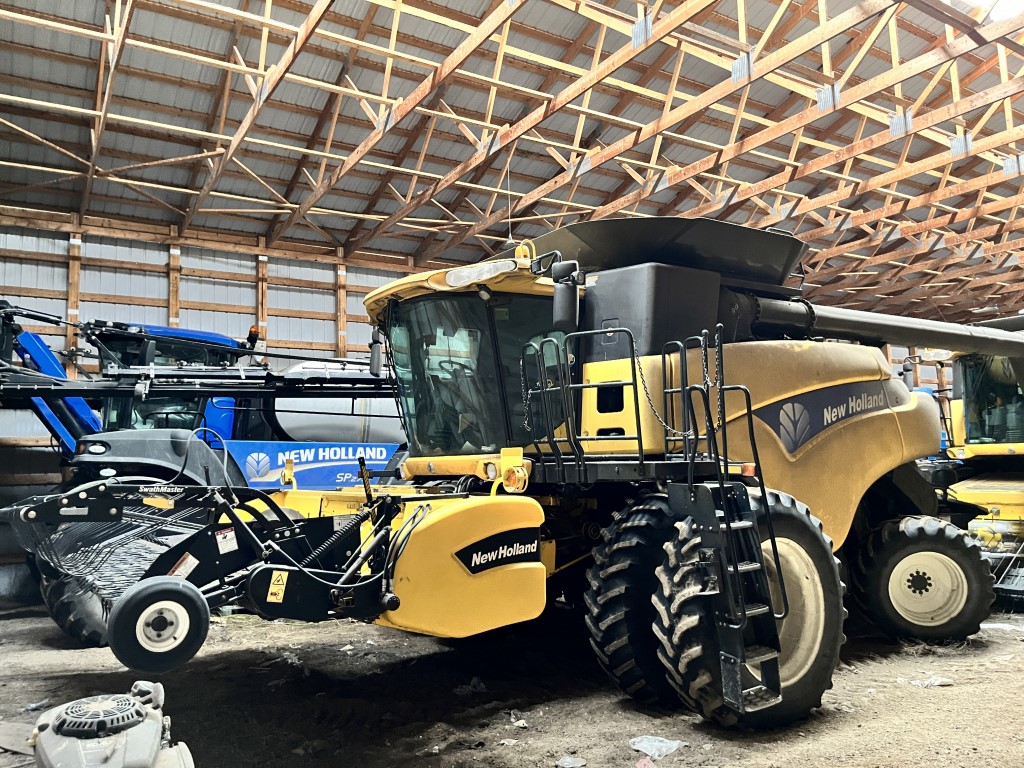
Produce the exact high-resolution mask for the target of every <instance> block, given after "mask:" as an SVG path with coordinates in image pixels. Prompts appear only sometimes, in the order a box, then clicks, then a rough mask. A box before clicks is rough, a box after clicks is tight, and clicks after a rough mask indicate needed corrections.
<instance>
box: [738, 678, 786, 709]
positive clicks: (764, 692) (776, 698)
mask: <svg viewBox="0 0 1024 768" xmlns="http://www.w3.org/2000/svg"><path fill="white" fill-rule="evenodd" d="M780 701H782V696H780V695H779V694H778V693H777V692H776V691H773V690H771V689H770V688H766V687H765V686H763V685H755V686H753V687H752V688H746V689H744V691H743V709H742V711H743V712H756V711H757V710H759V709H767V708H768V707H772V706H774V705H776V704H778V703H779V702H780Z"/></svg>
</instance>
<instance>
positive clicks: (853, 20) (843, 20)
mask: <svg viewBox="0 0 1024 768" xmlns="http://www.w3.org/2000/svg"><path fill="white" fill-rule="evenodd" d="M893 4H894V0H863V1H862V2H861V3H859V4H858V5H857V6H855V7H854V8H851V9H850V10H848V11H846V12H844V13H841V14H839V15H838V16H835V17H834V18H832V19H830V20H829V21H828V22H827V23H826V24H823V25H821V26H819V27H817V28H815V29H814V30H813V31H811V32H808V33H807V34H805V35H803V36H802V37H800V38H798V39H796V40H794V41H793V42H790V43H788V44H786V45H784V46H782V47H781V48H780V49H779V50H778V51H775V52H774V53H771V54H769V55H767V56H766V57H765V58H763V59H762V60H761V61H759V62H754V63H753V65H752V67H751V71H750V75H749V76H748V77H746V78H741V79H740V80H738V81H736V80H731V79H730V80H724V81H722V82H720V83H718V84H716V85H714V86H712V87H710V88H708V89H706V90H705V91H703V92H702V93H699V94H697V95H696V96H694V97H693V98H692V99H690V100H689V101H688V102H687V103H685V104H683V105H681V106H679V107H676V108H675V109H673V110H672V111H671V112H669V113H668V115H667V116H664V117H659V118H658V119H656V120H654V121H652V122H650V123H647V124H646V125H645V126H644V127H643V128H641V129H640V130H638V131H636V132H635V133H631V134H629V135H627V136H625V137H623V138H622V139H620V140H619V141H617V142H615V143H614V144H611V145H609V146H608V147H606V148H604V149H602V150H599V151H596V152H592V153H591V154H589V155H588V156H587V157H585V158H583V160H582V161H581V162H580V163H577V164H576V165H575V166H574V167H573V168H571V169H569V170H567V171H564V172H563V173H561V174H559V175H558V176H556V177H554V178H553V179H551V180H550V181H548V182H547V183H546V184H542V185H541V186H540V187H538V188H536V189H534V190H532V191H531V192H529V193H528V194H526V195H524V196H523V197H521V198H520V199H519V201H518V202H517V203H515V204H514V205H513V207H512V210H511V211H509V210H508V209H503V210H501V211H497V212H496V213H493V214H491V215H490V216H488V217H487V218H486V219H484V220H483V221H481V222H479V223H478V224H475V225H474V226H472V227H470V228H469V229H467V230H466V231H465V232H463V233H461V234H459V235H456V236H455V237H454V238H453V240H452V241H450V243H449V245H456V244H458V243H461V242H463V241H464V240H466V239H467V238H470V237H475V236H476V235H478V234H480V233H482V232H485V231H486V230H487V229H489V228H490V227H492V226H493V225H494V224H496V223H497V222H499V221H502V220H504V219H505V218H507V217H508V215H509V214H510V213H512V214H514V213H515V212H516V211H518V210H520V209H522V208H525V207H526V206H528V205H531V204H533V203H535V202H537V201H539V200H540V199H541V198H543V197H545V196H547V195H549V194H551V193H552V192H554V191H555V190H557V189H560V188H562V187H564V186H565V185H567V184H569V183H571V182H572V181H573V180H574V179H575V178H576V177H577V176H578V175H580V174H582V173H587V172H588V171H589V170H590V169H591V168H594V167H596V166H599V165H603V164H604V163H607V162H608V161H610V160H614V159H615V158H617V157H619V156H620V155H621V154H622V153H624V152H626V151H628V150H630V149H632V148H634V147H636V146H637V145H639V144H642V143H643V142H645V141H647V140H648V139H650V138H652V137H654V136H656V135H657V134H658V133H661V132H662V131H664V130H669V129H671V128H672V126H674V125H676V124H677V123H679V122H680V121H682V120H684V119H686V118H688V117H690V116H691V115H695V114H698V113H700V112H703V111H704V110H706V109H707V108H708V107H709V106H710V105H711V104H714V103H716V102H718V101H719V100H721V99H724V98H725V97H727V96H729V95H730V94H733V93H737V92H738V91H740V90H742V89H743V88H744V87H745V86H746V84H747V83H748V82H750V81H754V80H758V79H760V78H761V77H764V76H766V75H768V74H769V73H771V72H774V71H775V70H777V69H778V68H780V67H782V66H783V65H785V64H787V63H788V62H791V61H793V60H795V59H797V58H798V57H800V56H802V55H804V54H805V53H807V52H808V51H809V50H811V49H813V48H817V47H818V46H820V45H821V44H822V43H823V42H824V41H826V40H829V39H831V38H833V37H836V36H837V35H840V34H842V33H843V32H845V31H847V30H849V29H851V28H853V27H855V26H857V25H858V24H860V23H862V22H864V21H866V20H867V19H870V18H873V17H874V16H877V15H878V14H880V13H882V12H884V11H885V10H886V9H887V8H889V7H891V6H892V5H893ZM432 255H433V254H432Z"/></svg>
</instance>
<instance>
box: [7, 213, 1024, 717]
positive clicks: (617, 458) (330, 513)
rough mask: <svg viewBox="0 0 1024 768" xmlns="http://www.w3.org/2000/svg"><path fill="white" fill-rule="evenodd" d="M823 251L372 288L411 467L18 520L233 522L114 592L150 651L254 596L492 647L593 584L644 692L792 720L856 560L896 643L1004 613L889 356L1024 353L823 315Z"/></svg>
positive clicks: (655, 252)
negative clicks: (817, 300) (813, 295)
mask: <svg viewBox="0 0 1024 768" xmlns="http://www.w3.org/2000/svg"><path fill="white" fill-rule="evenodd" d="M802 249H803V246H802V244H801V243H800V242H799V241H798V240H797V239H795V238H793V237H790V236H788V235H784V234H780V233H777V232H770V231H756V230H750V229H746V228H742V227H737V226H733V225H729V224H726V223H722V222H715V221H707V220H700V219H697V220H686V219H678V218H669V219H636V220H605V221H598V222H586V223H580V224H576V225H573V226H569V227H566V228H564V229H561V230H557V231H554V232H551V233H549V234H547V235H545V236H543V237H541V238H538V239H537V240H536V241H534V242H533V243H524V244H522V245H521V246H519V247H518V248H517V249H516V250H515V252H514V253H513V252H507V253H504V254H501V255H500V256H498V257H496V258H494V259H490V260H487V261H483V262H480V263H478V264H473V265H467V266H459V267H452V268H449V269H443V270H438V271H434V272H428V273H423V274H415V275H410V276H408V277H406V278H403V279H401V280H399V281H397V282H394V283H392V284H390V285H388V286H385V287H383V288H380V289H378V290H376V291H375V292H373V293H371V294H370V295H369V296H368V297H367V299H366V306H367V310H368V314H369V316H370V317H371V319H372V320H373V321H374V323H375V324H376V325H377V327H378V334H382V335H383V337H384V338H385V339H386V343H385V342H384V341H381V340H380V339H381V337H380V335H377V336H376V337H375V342H374V344H373V345H372V346H371V350H372V355H373V357H374V363H373V367H376V368H378V369H379V368H380V366H381V357H382V354H386V355H387V356H388V357H389V358H390V363H391V367H392V369H393V371H394V374H395V378H396V384H397V389H398V393H399V400H400V404H401V409H402V414H403V419H404V422H405V426H406V432H407V434H408V438H409V452H410V455H409V457H408V458H407V459H406V460H405V462H404V463H403V465H402V466H401V468H400V470H399V471H400V472H401V476H402V478H403V479H404V480H405V481H406V483H404V484H401V485H393V486H378V487H375V488H374V487H371V486H370V485H369V482H368V481H369V478H370V475H371V474H372V473H369V472H366V473H364V475H363V477H364V481H366V482H365V483H364V486H363V487H362V488H354V489H349V490H340V491H336V492H323V491H316V492H313V491H302V490H295V489H287V490H282V491H280V492H274V493H270V492H264V491H259V490H256V489H249V488H231V487H225V486H216V485H210V486H209V487H192V488H186V487H181V486H174V485H172V484H167V483H151V484H147V485H142V486H140V485H138V484H136V485H132V484H130V483H127V482H102V481H101V482H96V483H92V484H89V485H86V486H82V487H80V488H76V489H74V491H72V492H68V493H63V494H57V495H53V496H49V497H45V498H36V499H32V500H29V501H27V502H25V503H24V504H22V505H20V506H19V507H18V508H17V509H14V510H11V511H10V512H9V513H8V514H9V515H10V516H11V517H13V518H14V519H15V520H16V522H17V524H18V525H19V527H20V528H21V529H22V530H23V532H24V534H25V535H26V536H27V537H31V538H33V540H34V541H35V542H36V547H37V549H38V550H40V551H43V550H45V548H46V532H47V525H52V524H53V523H56V522H67V521H76V523H77V524H81V525H97V524H99V525H118V524H119V523H120V522H121V521H123V520H125V519H127V518H129V517H131V518H132V519H133V520H134V521H135V522H136V524H137V526H140V527H141V528H142V529H143V530H145V531H146V534H145V535H152V536H157V535H158V532H159V530H160V529H161V528H162V527H166V526H167V522H168V520H174V519H175V518H176V516H177V515H179V514H180V513H179V511H178V510H186V509H194V508H196V507H201V508H203V509H205V510H206V520H207V525H205V526H204V527H202V528H201V529H199V530H196V531H194V532H193V533H191V535H188V536H186V537H184V538H179V539H176V540H175V541H174V542H173V543H170V546H169V548H168V549H167V551H166V552H165V553H164V554H162V555H161V556H160V557H159V558H158V559H157V560H156V561H155V562H154V564H153V565H152V567H151V568H150V569H149V570H148V571H147V573H146V577H145V578H143V579H142V580H141V581H140V582H139V583H138V584H137V585H135V586H134V587H132V588H131V589H129V590H128V591H127V592H126V593H125V594H124V595H123V596H122V597H121V598H120V600H119V601H118V602H117V603H116V604H115V605H114V607H113V610H112V612H111V614H110V617H109V623H108V636H109V640H110V645H111V648H112V649H113V651H114V653H115V654H116V655H117V657H118V658H119V659H120V660H121V661H122V662H123V663H125V664H126V665H127V666H129V667H131V668H133V669H138V670H142V671H146V672H150V673H159V672H162V671H166V670H169V669H173V668H175V667H177V666H179V665H181V664H183V663H185V662H187V661H188V660H189V659H190V658H191V657H192V656H193V655H194V654H195V653H196V652H197V651H198V650H199V648H200V647H201V646H202V644H203V642H204V640H205V637H206V632H207V626H208V621H209V615H210V609H211V608H216V607H219V606H223V605H226V604H230V603H237V604H242V605H244V606H246V607H248V608H249V609H251V610H253V611H254V612H256V613H258V614H259V615H261V616H263V617H265V618H268V619H274V618H279V617H285V618H292V619H302V620H307V621H321V620H326V619H330V618H336V617H350V618H355V619H362V620H366V621H372V622H375V623H377V624H381V625H385V626H390V627H395V628H398V629H404V630H408V631H412V632H418V633H423V634H428V635H435V636H440V637H465V636H470V635H475V634H479V633H482V632H486V631H488V630H492V629H495V628H497V627H502V626H506V625H510V624H514V623H517V622H522V621H527V620H530V619H533V618H535V617H537V616H538V615H540V613H541V612H542V611H543V610H544V608H545V606H546V605H548V604H549V603H551V602H552V601H554V600H567V601H568V602H570V603H575V604H581V605H582V606H584V610H585V614H586V615H585V621H586V624H587V627H588V628H589V632H590V634H591V638H592V644H593V646H594V649H595V651H596V653H597V658H598V661H599V663H600V664H601V666H602V667H603V668H604V669H605V671H606V672H607V673H608V674H609V675H610V676H611V677H612V678H613V679H614V680H615V681H616V682H617V683H618V685H619V686H620V687H621V688H622V689H623V690H624V691H625V692H626V693H628V694H629V695H631V696H633V697H635V698H636V699H638V700H639V701H642V702H647V703H655V702H657V703H661V704H663V705H676V706H682V707H685V708H688V709H690V710H692V711H695V712H697V713H699V714H700V715H702V716H704V717H707V718H710V719H713V720H716V721H718V722H721V723H727V724H728V723H736V722H739V723H741V724H744V725H751V726H761V725H772V726H775V725H780V724H783V723H785V722H788V721H791V720H793V719H796V718H799V717H801V716H802V715H804V714H806V713H807V712H808V711H809V710H810V709H812V708H813V707H816V706H818V705H819V704H820V702H821V696H822V693H823V692H824V691H825V690H826V689H828V688H829V686H830V685H831V679H832V672H833V669H834V667H835V665H836V663H837V661H838V657H839V648H840V645H841V643H842V641H843V620H844V615H845V614H844V609H843V591H844V586H843V582H842V580H841V579H840V567H839V561H838V560H837V559H836V557H835V553H838V554H839V555H841V556H842V557H843V560H844V563H845V568H846V571H847V573H848V574H849V580H850V582H851V589H852V591H853V592H854V595H853V597H854V598H855V600H854V602H855V603H856V604H858V605H861V606H863V607H864V609H865V610H867V611H869V612H870V614H871V616H872V617H873V618H874V620H875V621H876V622H877V623H878V624H879V625H880V626H881V627H882V628H883V629H885V630H887V631H889V632H891V633H893V634H897V635H904V636H913V637H920V638H925V639H936V640H946V639H955V638H962V637H964V636H966V635H968V634H970V633H972V632H974V631H977V629H978V623H979V621H980V620H981V619H982V618H983V617H984V616H986V615H987V613H988V610H989V606H990V604H991V602H992V586H991V581H992V579H991V575H990V574H989V572H988V570H987V566H986V565H985V563H984V561H983V560H982V558H981V557H980V554H979V552H978V549H977V547H976V545H974V544H973V542H971V541H970V540H969V539H968V538H967V537H966V536H965V535H964V534H963V533H962V532H961V531H960V530H959V529H956V528H953V527H952V526H951V525H949V524H948V523H947V522H944V521H942V520H940V519H938V518H936V517H934V515H935V513H936V511H937V501H936V495H935V493H934V491H933V490H932V488H931V486H930V485H929V484H928V483H927V482H926V481H925V480H924V478H923V477H922V476H921V475H920V474H919V473H918V472H917V471H916V469H915V465H914V463H913V462H914V460H915V459H917V458H918V457H921V456H926V455H929V454H934V453H935V451H936V450H937V448H938V443H939V418H938V411H937V407H936V405H935V403H934V401H933V400H932V399H931V398H929V397H926V396H923V395H920V394H918V393H912V392H910V391H909V390H908V389H907V387H906V386H905V385H904V384H903V383H902V381H900V380H899V379H898V378H895V377H894V376H893V375H892V370H891V366H890V364H889V362H888V361H887V360H886V359H885V358H884V357H883V355H882V353H881V351H880V350H879V349H878V348H877V347H878V346H880V345H881V344H883V343H885V342H893V343H908V344H920V345H928V346H944V347H948V348H956V347H957V346H958V345H961V346H966V345H970V348H971V349H975V350H978V349H981V350H982V351H983V352H985V353H991V354H1005V355H1011V354H1020V350H1022V349H1024V340H1022V339H1021V337H1019V336H1017V335H1016V334H1012V333H1008V332H1005V331H1001V330H991V329H977V328H971V327H962V326H956V325H951V324H946V323H935V322H927V321H920V320H909V319H905V318H897V317H888V316H884V315H876V314H869V313H864V312H852V311H848V310H841V309H834V308H826V307H812V306H811V305H810V304H808V303H807V302H806V301H803V300H801V299H800V298H799V295H798V291H796V290H792V289H788V288H786V287H784V285H785V283H786V281H787V278H788V277H789V275H790V274H791V273H792V272H793V270H794V269H795V267H796V266H797V264H798V262H799V260H800V257H801V255H802ZM709 332H710V333H709ZM822 337H827V338H830V339H848V340H857V341H860V342H862V343H860V344H844V343H826V342H824V341H822V340H821V339H822ZM762 477H763V478H765V479H766V481H767V484H768V486H770V488H768V487H765V480H762ZM140 509H141V510H143V511H141V512H140V511H139V510H140ZM812 513H813V514H812ZM147 526H148V529H147ZM65 567H68V565H67V564H65Z"/></svg>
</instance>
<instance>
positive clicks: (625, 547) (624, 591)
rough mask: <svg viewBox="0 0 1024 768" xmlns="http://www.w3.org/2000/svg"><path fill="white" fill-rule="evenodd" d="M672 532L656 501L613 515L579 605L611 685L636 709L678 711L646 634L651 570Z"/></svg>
mask: <svg viewBox="0 0 1024 768" xmlns="http://www.w3.org/2000/svg"><path fill="white" fill-rule="evenodd" d="M672 531H673V528H672V515H671V512H670V510H669V506H668V502H667V500H666V499H665V497H664V496H662V495H657V496H655V495H651V496H646V497H644V498H642V499H640V500H638V501H637V502H636V503H635V504H633V505H632V506H629V507H626V508H625V509H623V510H622V511H620V512H617V513H616V514H615V515H614V518H613V520H612V524H611V525H609V526H608V527H607V528H605V529H604V531H603V532H602V536H603V539H604V541H603V542H602V543H601V544H600V545H598V546H597V547H596V548H595V549H594V564H593V566H591V568H590V570H589V571H588V572H587V579H588V581H589V582H590V588H589V589H588V590H587V592H586V594H585V596H584V604H585V606H586V611H587V616H586V624H587V629H588V630H589V631H590V645H591V647H592V648H593V649H594V652H595V653H596V654H597V660H598V664H599V665H600V666H601V668H602V669H603V670H604V671H605V672H606V673H607V674H608V676H609V677H610V678H611V679H612V680H614V681H615V683H616V685H618V686H619V688H621V689H622V690H623V691H624V692H625V693H627V694H629V695H630V696H632V697H633V698H634V699H636V700H637V701H638V702H640V703H641V704H660V705H662V706H670V707H678V706H679V700H678V697H677V696H676V695H675V693H674V692H673V690H672V688H671V687H670V686H669V684H668V682H667V680H666V679H665V670H664V668H663V667H662V666H661V662H659V661H658V656H657V649H658V642H657V640H656V639H655V637H654V634H653V632H652V631H651V625H652V623H653V621H654V606H653V604H652V603H651V596H652V595H653V594H654V592H655V590H656V589H657V585H658V582H657V577H656V575H655V569H656V568H657V566H658V564H659V563H660V562H661V560H662V557H663V553H662V547H663V545H664V543H665V542H666V541H667V540H668V539H669V538H670V536H671V534H672Z"/></svg>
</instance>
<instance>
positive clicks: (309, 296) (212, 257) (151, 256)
mask: <svg viewBox="0 0 1024 768" xmlns="http://www.w3.org/2000/svg"><path fill="white" fill-rule="evenodd" d="M79 243H80V254H81V262H80V263H81V269H80V273H79V280H78V285H77V286H71V285H69V274H71V271H70V270H69V266H68V265H69V262H70V261H71V259H72V256H71V255H70V254H72V253H73V252H74V249H73V248H72V247H71V246H72V244H73V245H74V247H75V248H77V247H78V246H79ZM175 260H177V264H178V265H179V266H180V272H175V270H174V269H172V265H173V263H174V262H175ZM261 275H263V276H265V280H266V286H267V290H266V306H264V307H262V308H261V307H260V306H259V293H260V290H259V286H260V280H261ZM339 276H340V277H341V280H340V285H339ZM398 277H401V274H400V273H396V272H388V271H386V270H378V269H368V268H364V267H354V266H352V267H347V268H345V267H341V268H339V267H338V266H337V265H335V264H332V263H326V262H319V261H310V260H304V259H298V258H296V259H288V258H281V257H276V256H275V257H271V258H269V259H268V258H267V257H266V256H262V257H261V256H257V255H255V254H246V253H235V252H231V251H218V250H211V249H209V248H198V247H193V246H181V247H180V250H179V248H178V247H177V246H169V245H166V244H164V243H155V242H144V241H142V240H138V241H136V240H128V239H124V238H108V237H96V236H91V235H84V236H83V237H81V239H80V241H79V240H78V238H74V240H73V239H72V236H69V235H68V234H66V233H61V232H50V231H36V230H31V229H24V228H17V227H7V228H0V298H3V299H6V300H8V301H10V302H11V303H13V304H17V305H20V306H24V307H27V308H30V309H34V310H38V311H41V312H47V313H50V314H53V315H56V316H58V317H61V318H68V319H71V320H77V319H81V320H92V319H103V320H113V321H119V322H131V323H147V324H154V325H180V326H181V327H183V328H202V329H206V330H212V331H218V332H220V333H224V334H227V335H229V336H233V337H236V338H244V337H245V336H246V335H248V333H249V328H250V326H252V325H254V324H257V323H258V322H259V321H260V316H261V315H260V313H261V312H262V313H263V315H264V316H265V318H266V319H265V321H264V322H265V323H266V325H265V326H261V327H260V332H261V334H262V335H263V336H264V337H265V338H266V339H267V343H268V346H269V347H270V349H272V350H275V351H280V352H287V353H293V354H297V355H304V356H313V357H335V356H337V355H338V354H339V352H341V353H343V354H346V355H348V356H361V355H365V354H366V350H365V345H367V344H369V341H370V327H369V325H368V324H367V322H366V315H365V313H366V310H365V308H364V307H363V304H362V300H363V297H364V296H365V295H366V293H367V292H369V291H370V290H372V289H373V288H376V287H378V286H381V285H384V284H385V283H387V282H390V281H391V280H394V279H396V278H398ZM175 280H177V295H176V296H175ZM339 288H341V292H340V293H339ZM339 295H341V296H345V297H346V298H345V307H344V311H345V312H346V313H347V323H346V324H345V327H347V333H346V332H344V331H342V332H340V333H339V323H338V310H339V307H338V306H337V303H338V297H339ZM69 296H71V297H72V299H71V301H72V302H74V300H75V298H77V302H78V313H77V315H76V314H75V312H74V309H73V307H72V309H71V310H70V315H69ZM175 300H176V301H177V312H176V314H172V312H173V310H174V307H175ZM27 325H30V326H31V330H34V331H37V332H41V333H42V334H43V335H44V338H45V340H46V342H47V343H48V344H49V345H50V346H51V347H52V348H53V349H55V350H63V349H64V347H65V336H64V334H63V332H61V331H60V330H58V329H56V328H51V327H50V326H45V325H42V324H27ZM361 346H362V347H363V348H362V349H361V348H360V347H361ZM45 435H46V432H45V431H44V430H43V429H42V427H41V426H40V425H39V424H38V422H37V420H36V419H35V417H34V416H32V415H31V414H29V413H23V412H17V411H3V410H2V409H0V439H4V438H41V437H44V436H45Z"/></svg>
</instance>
